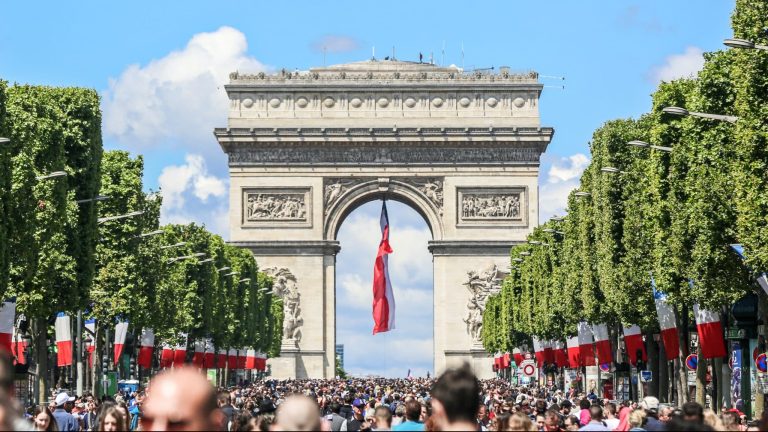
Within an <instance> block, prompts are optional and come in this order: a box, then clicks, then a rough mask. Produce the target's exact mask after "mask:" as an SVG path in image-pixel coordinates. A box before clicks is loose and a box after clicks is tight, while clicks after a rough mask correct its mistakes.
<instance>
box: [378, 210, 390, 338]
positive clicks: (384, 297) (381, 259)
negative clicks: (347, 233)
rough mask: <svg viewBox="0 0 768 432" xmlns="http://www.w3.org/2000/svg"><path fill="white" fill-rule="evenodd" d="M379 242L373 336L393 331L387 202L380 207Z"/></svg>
mask: <svg viewBox="0 0 768 432" xmlns="http://www.w3.org/2000/svg"><path fill="white" fill-rule="evenodd" d="M380 224H381V242H380V243H379V250H378V253H377V254H376V263H375V264H374V266H373V323H374V324H373V334H376V333H381V332H386V331H390V330H394V329H395V296H394V295H393V294H392V284H391V282H390V279H389V266H388V264H387V258H388V257H387V255H389V254H391V253H392V248H391V247H390V245H389V217H388V216H387V202H386V201H384V202H383V203H382V205H381V220H380Z"/></svg>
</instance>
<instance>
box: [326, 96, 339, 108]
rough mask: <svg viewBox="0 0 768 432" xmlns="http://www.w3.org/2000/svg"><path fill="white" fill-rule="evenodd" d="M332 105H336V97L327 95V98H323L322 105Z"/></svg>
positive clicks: (330, 106)
mask: <svg viewBox="0 0 768 432" xmlns="http://www.w3.org/2000/svg"><path fill="white" fill-rule="evenodd" d="M334 105H336V99H334V98H332V97H330V96H328V97H327V98H325V99H323V106H324V107H326V108H332V107H333V106H334Z"/></svg>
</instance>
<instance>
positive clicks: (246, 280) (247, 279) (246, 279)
mask: <svg viewBox="0 0 768 432" xmlns="http://www.w3.org/2000/svg"><path fill="white" fill-rule="evenodd" d="M250 281H251V278H245V279H240V282H241V283H242V282H250Z"/></svg>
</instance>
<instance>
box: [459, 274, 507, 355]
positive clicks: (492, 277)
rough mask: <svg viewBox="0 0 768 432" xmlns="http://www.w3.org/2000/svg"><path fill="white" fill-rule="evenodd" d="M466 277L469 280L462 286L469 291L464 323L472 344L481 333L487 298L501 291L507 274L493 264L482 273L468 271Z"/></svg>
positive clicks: (478, 339) (478, 338)
mask: <svg viewBox="0 0 768 432" xmlns="http://www.w3.org/2000/svg"><path fill="white" fill-rule="evenodd" d="M467 276H468V278H469V280H468V281H467V282H465V283H464V285H465V286H466V287H467V288H468V289H469V292H470V296H469V301H468V302H467V313H466V315H465V316H464V322H465V323H466V324H467V334H469V336H470V337H471V338H472V340H473V341H474V342H480V336H481V334H482V331H483V312H484V311H485V305H486V303H487V302H488V297H489V296H491V295H492V294H496V293H498V292H499V291H500V290H501V284H502V282H503V281H504V278H505V277H507V273H506V272H503V271H501V270H499V268H498V266H496V265H495V264H493V265H491V266H490V267H489V268H487V269H486V270H483V271H474V270H473V271H469V272H467Z"/></svg>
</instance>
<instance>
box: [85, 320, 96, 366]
mask: <svg viewBox="0 0 768 432" xmlns="http://www.w3.org/2000/svg"><path fill="white" fill-rule="evenodd" d="M85 329H86V330H87V331H86V339H85V350H86V352H88V366H90V367H93V352H94V351H96V345H94V343H93V340H94V338H95V337H96V318H88V319H87V320H85Z"/></svg>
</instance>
